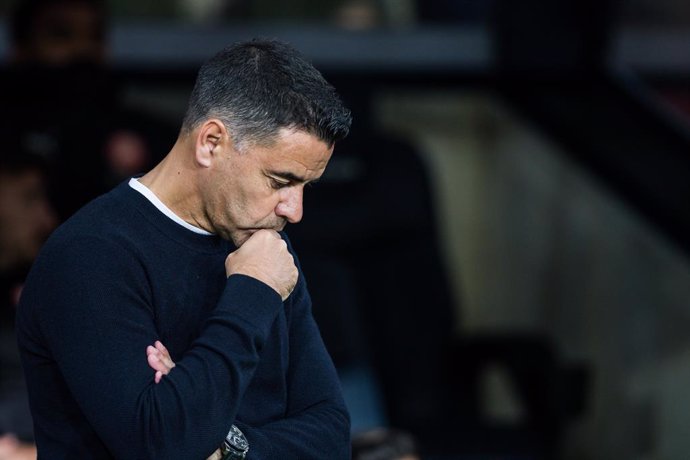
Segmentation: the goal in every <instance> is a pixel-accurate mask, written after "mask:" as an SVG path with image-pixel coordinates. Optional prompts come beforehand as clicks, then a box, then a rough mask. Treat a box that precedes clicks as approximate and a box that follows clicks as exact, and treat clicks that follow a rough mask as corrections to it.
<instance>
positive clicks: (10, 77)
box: [0, 0, 177, 220]
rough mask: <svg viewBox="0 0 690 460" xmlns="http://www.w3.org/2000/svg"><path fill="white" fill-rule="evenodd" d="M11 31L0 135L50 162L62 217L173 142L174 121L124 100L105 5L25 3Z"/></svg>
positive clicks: (0, 85) (54, 0) (89, 1)
mask: <svg viewBox="0 0 690 460" xmlns="http://www.w3.org/2000/svg"><path fill="white" fill-rule="evenodd" d="M9 29H10V37H9V39H10V52H9V55H10V59H11V61H10V63H9V64H10V65H9V66H8V67H6V68H5V72H3V74H2V75H0V78H2V79H3V81H0V100H2V101H3V103H2V105H1V106H0V119H1V120H2V121H3V122H4V123H3V128H2V131H3V132H2V135H3V138H9V139H16V142H18V143H19V144H20V145H21V147H22V148H23V149H24V150H26V151H30V152H32V153H35V154H37V155H40V156H42V157H43V158H44V159H45V160H46V162H47V163H48V164H49V167H50V170H51V177H50V179H51V182H50V191H51V193H50V196H51V199H52V200H53V202H54V206H55V208H56V210H57V212H58V214H59V216H60V217H61V219H62V220H64V219H66V218H67V217H69V216H70V215H71V214H73V213H74V212H75V211H76V210H77V209H79V208H80V207H81V206H83V205H84V204H86V203H87V202H88V201H90V200H91V199H93V198H95V197H96V196H97V195H99V194H101V193H104V192H106V191H107V190H109V189H110V188H112V186H114V185H115V184H117V183H119V182H120V181H121V180H123V179H124V178H125V177H129V176H131V175H134V174H136V173H141V172H143V171H146V170H148V169H150V168H151V167H152V166H153V164H155V162H156V161H157V160H159V159H160V158H161V154H158V156H156V155H155V154H154V153H153V152H165V151H167V150H168V149H169V148H170V139H171V138H174V135H176V133H177V127H173V126H170V125H168V124H167V123H164V122H162V121H161V120H160V119H159V118H158V117H155V116H153V115H151V114H149V113H145V112H144V111H143V110H141V109H139V108H136V107H130V106H126V105H125V104H124V103H123V102H122V98H121V93H122V88H121V85H120V83H119V81H118V78H117V75H116V74H115V73H114V72H113V71H112V69H110V68H109V66H108V59H107V53H108V51H107V50H108V43H107V10H106V6H105V2H104V1H101V0H24V1H19V2H17V3H16V4H15V6H14V9H13V11H12V15H11V21H10V27H9ZM27 119H30V120H31V122H30V123H27V122H25V120H27Z"/></svg>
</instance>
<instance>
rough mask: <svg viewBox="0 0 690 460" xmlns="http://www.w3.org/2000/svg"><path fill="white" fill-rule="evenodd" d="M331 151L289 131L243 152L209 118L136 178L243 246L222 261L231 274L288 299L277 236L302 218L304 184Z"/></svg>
mask: <svg viewBox="0 0 690 460" xmlns="http://www.w3.org/2000/svg"><path fill="white" fill-rule="evenodd" d="M332 152H333V148H332V147H331V146H328V145H326V143H325V142H323V141H321V140H320V139H318V138H317V137H316V136H313V135H311V134H309V133H306V132H303V131H299V130H294V129H287V128H283V129H281V130H279V131H278V133H277V134H276V135H275V136H273V137H272V138H271V139H267V140H266V141H265V142H263V143H261V144H251V145H247V146H245V147H244V148H243V149H242V150H240V149H238V148H236V147H235V144H234V143H233V142H232V139H231V138H230V135H229V133H228V131H227V129H226V128H225V126H224V124H223V123H222V122H221V121H220V120H217V119H210V120H208V121H206V122H205V123H203V124H201V125H200V126H199V127H197V128H196V129H195V130H194V131H192V132H191V133H189V134H187V135H183V136H181V137H180V138H179V139H178V141H177V143H176V144H175V146H174V147H173V149H172V151H171V152H170V154H168V156H167V157H166V158H165V159H164V160H163V161H162V162H161V163H160V164H158V166H156V167H155V168H154V169H153V170H152V171H151V172H149V173H148V174H146V175H145V176H143V177H142V178H141V179H140V181H141V183H143V184H144V185H146V186H147V187H148V188H149V189H150V190H151V191H152V192H153V193H154V194H156V196H158V198H159V199H160V200H161V201H163V203H165V204H166V205H167V206H168V207H169V208H170V209H171V210H172V211H173V212H174V213H175V214H177V215H178V216H180V217H181V218H182V219H184V220H185V221H187V222H189V223H190V224H192V225H195V226H197V227H199V228H202V229H204V230H206V231H208V232H211V233H214V234H218V235H220V236H221V237H223V238H225V239H228V240H232V241H233V242H234V243H235V246H237V247H238V248H240V249H238V250H237V251H235V252H233V253H232V254H230V255H229V256H228V259H227V260H226V263H225V267H226V274H227V275H228V276H230V275H232V274H235V273H238V274H245V275H248V276H252V277H254V278H256V279H258V280H259V281H262V282H264V283H266V284H268V285H269V286H270V287H271V288H273V289H274V290H275V291H276V292H278V293H279V294H280V295H281V297H282V298H283V299H285V298H287V296H288V295H289V294H290V292H292V288H293V287H294V284H295V282H296V281H297V278H296V277H297V269H296V268H295V266H294V261H293V260H292V256H291V255H290V254H289V252H288V251H287V248H286V246H285V242H284V241H282V239H281V238H280V237H279V235H278V234H277V232H278V231H280V230H282V229H283V228H284V227H285V225H286V224H287V223H297V222H299V221H300V220H301V219H302V198H303V195H304V187H305V186H306V185H307V184H308V183H309V182H312V181H315V180H317V179H318V178H319V177H321V175H322V174H323V172H324V170H325V168H326V165H327V164H328V161H329V159H330V157H331V154H332ZM250 238H251V239H252V244H250V248H243V246H244V245H245V243H247V242H248V241H249V240H250Z"/></svg>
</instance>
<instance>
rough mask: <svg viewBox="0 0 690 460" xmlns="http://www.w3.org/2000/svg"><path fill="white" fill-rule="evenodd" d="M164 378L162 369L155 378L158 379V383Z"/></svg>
mask: <svg viewBox="0 0 690 460" xmlns="http://www.w3.org/2000/svg"><path fill="white" fill-rule="evenodd" d="M162 378H163V373H162V372H161V371H157V372H156V376H155V377H154V380H155V381H156V383H160V381H161V379H162Z"/></svg>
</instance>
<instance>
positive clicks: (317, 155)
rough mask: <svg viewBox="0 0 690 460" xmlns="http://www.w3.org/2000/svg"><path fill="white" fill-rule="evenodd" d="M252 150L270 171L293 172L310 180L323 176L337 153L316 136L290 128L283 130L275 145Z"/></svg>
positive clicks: (256, 147) (263, 166)
mask: <svg viewBox="0 0 690 460" xmlns="http://www.w3.org/2000/svg"><path fill="white" fill-rule="evenodd" d="M250 150H252V151H253V152H255V154H256V157H257V158H258V160H259V162H260V163H261V166H262V168H263V169H265V170H267V171H268V172H290V173H292V174H294V175H296V176H299V177H303V178H304V179H306V180H310V179H314V178H317V177H319V176H321V174H322V173H323V170H324V169H325V168H326V165H327V164H328V160H329V159H330V158H331V154H332V153H333V147H331V146H329V145H327V144H326V143H325V142H324V141H322V140H321V139H319V138H318V137H316V136H315V135H313V134H310V133H307V132H305V131H301V130H295V129H288V128H281V129H280V131H278V134H277V135H276V137H275V139H274V141H273V142H272V143H271V144H269V145H265V146H255V147H253V148H250Z"/></svg>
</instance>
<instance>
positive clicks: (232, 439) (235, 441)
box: [225, 425, 249, 451]
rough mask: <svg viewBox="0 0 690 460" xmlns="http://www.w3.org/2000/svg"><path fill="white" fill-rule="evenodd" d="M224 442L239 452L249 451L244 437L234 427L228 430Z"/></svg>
mask: <svg viewBox="0 0 690 460" xmlns="http://www.w3.org/2000/svg"><path fill="white" fill-rule="evenodd" d="M225 441H226V442H227V443H228V444H230V445H231V446H232V447H234V448H235V449H237V450H239V451H247V450H248V449H249V443H248V442H247V438H245V437H244V434H242V432H241V431H240V429H239V428H237V427H236V426H235V425H233V426H232V427H231V428H230V432H229V433H228V435H227V436H226V437H225Z"/></svg>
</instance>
